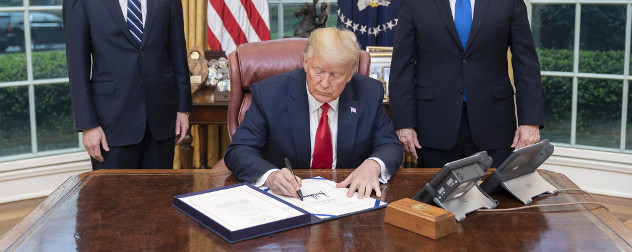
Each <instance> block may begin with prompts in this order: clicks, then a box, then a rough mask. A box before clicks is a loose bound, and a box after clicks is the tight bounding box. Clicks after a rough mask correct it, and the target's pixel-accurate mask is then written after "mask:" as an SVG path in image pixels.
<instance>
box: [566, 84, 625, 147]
mask: <svg viewBox="0 0 632 252" xmlns="http://www.w3.org/2000/svg"><path fill="white" fill-rule="evenodd" d="M578 84H579V87H578V94H577V139H576V143H577V144H581V145H590V146H598V147H609V148H617V149H618V148H620V146H619V143H620V140H621V138H620V135H621V90H622V88H623V83H622V82H621V81H618V80H596V79H579V80H578Z"/></svg>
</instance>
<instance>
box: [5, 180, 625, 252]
mask: <svg viewBox="0 0 632 252" xmlns="http://www.w3.org/2000/svg"><path fill="white" fill-rule="evenodd" d="M436 171H437V169H400V171H398V172H397V174H395V176H394V177H393V179H392V181H391V182H389V183H388V185H387V186H383V187H384V189H383V197H382V200H385V201H387V202H393V201H395V200H398V199H401V198H403V197H413V196H414V195H415V194H416V193H417V191H418V190H419V189H420V187H421V186H422V185H424V184H425V183H426V182H428V181H429V180H430V178H432V176H434V174H435V172H436ZM349 173H350V170H333V171H332V170H297V171H296V174H297V175H298V176H301V177H311V176H323V177H325V178H328V179H332V180H334V181H342V180H343V179H344V178H346V177H347V175H348V174H349ZM542 174H543V177H544V178H545V179H546V180H548V181H551V182H552V184H553V185H554V186H555V187H557V188H575V187H577V186H576V185H575V184H573V182H571V181H570V180H568V178H566V177H565V176H564V175H562V174H558V173H553V172H548V171H543V172H542ZM237 182H238V181H237V180H236V179H235V177H234V176H232V175H231V174H230V173H229V172H228V171H227V170H221V169H217V170H215V169H213V170H155V171H139V170H110V171H106V170H101V171H95V172H87V173H83V174H80V175H78V176H73V177H71V178H70V179H69V180H68V181H66V182H65V183H64V184H63V185H62V186H61V187H59V188H58V189H57V190H56V191H55V192H53V194H51V195H50V196H49V197H48V198H47V199H46V200H45V201H44V202H43V203H42V204H41V205H39V206H38V207H37V208H36V209H35V210H33V211H32V212H31V213H29V214H28V215H27V216H26V217H25V218H24V219H23V220H22V221H20V223H18V224H17V225H16V226H15V227H13V229H11V231H9V233H7V234H6V235H5V236H4V237H3V238H2V240H0V251H4V250H5V249H7V248H9V250H14V249H20V250H23V251H40V250H48V251H72V250H79V251H95V250H106V251H139V250H143V251H144V250H153V251H156V250H157V251H209V250H217V251H249V250H272V251H279V250H292V251H304V250H314V251H342V250H345V251H346V250H356V251H376V250H388V251H455V250H460V251H465V250H467V251H530V250H536V251H566V250H584V251H620V250H632V247H631V246H630V244H631V243H632V232H631V231H630V230H628V229H627V228H626V227H625V226H624V224H623V223H621V222H620V221H619V220H618V219H616V218H615V217H614V216H613V215H612V214H611V213H610V212H608V211H607V210H606V209H604V208H598V207H592V206H590V207H588V206H586V207H585V206H563V207H549V208H542V209H528V210H522V211H514V212H506V213H482V212H475V213H471V214H468V215H467V218H466V219H465V221H463V222H461V223H458V232H457V233H456V234H452V235H449V236H447V237H444V238H441V239H439V240H436V241H435V240H431V239H429V238H426V237H423V236H420V235H417V234H415V233H412V232H409V231H406V230H404V229H400V228H398V227H395V226H392V225H390V224H386V223H384V212H385V209H379V210H375V211H370V212H365V213H360V214H356V215H352V216H347V217H343V218H339V219H335V220H330V221H325V222H323V223H319V224H314V225H310V226H305V227H300V228H295V229H291V230H287V231H283V232H280V233H277V234H275V235H274V236H273V237H269V236H264V237H258V238H254V239H251V240H246V241H242V242H238V243H235V244H229V243H227V242H226V241H224V240H223V239H222V238H220V237H219V236H217V235H216V234H215V233H213V232H211V231H210V230H208V229H206V228H204V227H202V226H200V225H199V224H198V223H196V222H195V221H194V220H193V219H191V218H189V217H188V216H186V215H184V214H183V213H181V212H180V211H178V210H176V209H175V208H173V207H172V206H171V204H172V202H173V196H174V195H179V194H184V193H190V192H195V191H200V190H205V189H210V188H215V187H220V186H224V185H230V184H234V183H237ZM492 197H493V198H495V199H497V200H499V201H500V206H499V207H500V208H508V207H516V206H521V205H522V204H521V203H520V202H519V201H518V200H515V199H513V198H511V197H510V195H509V194H507V193H505V192H502V193H497V194H494V195H492ZM577 201H594V200H593V199H592V197H590V196H589V195H587V194H583V193H574V194H566V193H560V194H556V195H549V196H546V197H543V198H538V199H536V200H534V203H535V204H544V203H562V202H577Z"/></svg>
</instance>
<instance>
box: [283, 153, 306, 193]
mask: <svg viewBox="0 0 632 252" xmlns="http://www.w3.org/2000/svg"><path fill="white" fill-rule="evenodd" d="M285 166H287V169H288V170H290V172H291V173H292V176H294V181H296V183H297V184H298V180H297V179H296V175H294V169H292V166H291V165H290V160H289V159H287V158H285ZM296 194H298V198H299V199H300V200H301V201H303V192H301V189H298V191H296Z"/></svg>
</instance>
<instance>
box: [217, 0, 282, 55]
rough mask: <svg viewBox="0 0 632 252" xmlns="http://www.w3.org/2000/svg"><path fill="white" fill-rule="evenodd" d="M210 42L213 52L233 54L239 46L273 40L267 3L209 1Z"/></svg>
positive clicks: (263, 1)
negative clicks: (271, 38)
mask: <svg viewBox="0 0 632 252" xmlns="http://www.w3.org/2000/svg"><path fill="white" fill-rule="evenodd" d="M208 1H209V5H208V8H207V17H208V18H207V19H208V27H207V33H206V34H207V35H206V36H207V40H208V44H209V46H210V48H211V49H213V50H219V51H225V52H226V54H228V53H230V52H232V51H234V50H235V49H236V48H237V46H238V45H241V44H244V43H248V42H256V41H264V40H270V14H269V10H268V1H267V0H208Z"/></svg>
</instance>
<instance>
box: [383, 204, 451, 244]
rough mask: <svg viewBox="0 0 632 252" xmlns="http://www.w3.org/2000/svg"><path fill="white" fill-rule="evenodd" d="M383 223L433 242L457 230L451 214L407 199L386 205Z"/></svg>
mask: <svg viewBox="0 0 632 252" xmlns="http://www.w3.org/2000/svg"><path fill="white" fill-rule="evenodd" d="M384 222H386V223H389V224H392V225H395V226H398V227H400V228H403V229H406V230H409V231H412V232H415V233H417V234H420V235H423V236H426V237H428V238H432V239H434V240H436V239H439V238H441V237H444V236H447V235H449V234H453V233H456V230H457V226H456V218H455V217H454V214H453V213H452V212H450V211H448V210H445V209H442V208H438V207H435V206H431V205H428V204H425V203H422V202H419V201H416V200H412V199H409V198H404V199H401V200H398V201H395V202H393V203H390V204H388V206H387V207H386V214H385V215H384Z"/></svg>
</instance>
